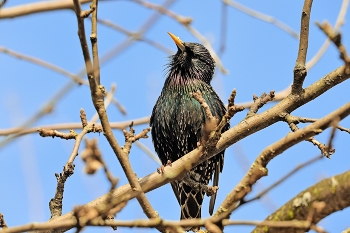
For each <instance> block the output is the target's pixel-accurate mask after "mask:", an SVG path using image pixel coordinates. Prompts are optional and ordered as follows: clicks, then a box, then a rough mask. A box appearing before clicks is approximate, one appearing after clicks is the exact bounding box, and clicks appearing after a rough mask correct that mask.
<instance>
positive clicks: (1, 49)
mask: <svg viewBox="0 0 350 233" xmlns="http://www.w3.org/2000/svg"><path fill="white" fill-rule="evenodd" d="M0 52H2V53H5V54H8V55H10V56H13V57H15V58H18V59H22V60H25V61H28V62H31V63H34V64H36V65H39V66H42V67H45V68H47V69H50V70H53V71H55V72H57V73H59V74H62V75H64V76H66V77H68V78H70V79H72V80H73V81H74V82H76V83H77V84H85V85H87V82H86V81H85V80H83V79H82V78H80V77H79V76H78V75H75V74H72V73H70V72H68V71H66V70H65V69H62V68H61V67H58V66H56V65H53V64H51V63H49V62H47V61H44V60H41V59H39V58H36V57H32V56H28V55H25V54H23V53H18V52H16V51H13V50H10V49H7V48H5V47H2V46H0Z"/></svg>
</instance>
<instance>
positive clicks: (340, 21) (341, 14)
mask: <svg viewBox="0 0 350 233" xmlns="http://www.w3.org/2000/svg"><path fill="white" fill-rule="evenodd" d="M348 6H349V0H343V3H342V5H341V6H340V10H339V14H338V18H337V20H336V22H335V25H334V30H335V31H338V30H339V28H340V27H341V26H342V25H343V24H344V19H345V15H346V12H347V10H348ZM329 44H330V40H329V39H328V38H327V39H326V40H325V42H324V43H323V44H322V46H321V48H320V49H319V50H318V51H317V53H316V54H315V55H314V56H313V57H312V58H311V59H310V60H309V61H308V62H307V63H306V70H310V69H311V68H312V67H313V66H314V65H315V64H316V63H317V62H318V60H319V59H320V58H321V57H322V56H323V54H324V52H326V50H327V48H328V46H329Z"/></svg>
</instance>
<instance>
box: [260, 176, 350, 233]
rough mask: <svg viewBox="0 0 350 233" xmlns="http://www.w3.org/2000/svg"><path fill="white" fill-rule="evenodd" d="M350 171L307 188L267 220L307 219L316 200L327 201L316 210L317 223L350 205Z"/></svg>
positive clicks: (268, 230) (295, 230)
mask: <svg viewBox="0 0 350 233" xmlns="http://www.w3.org/2000/svg"><path fill="white" fill-rule="evenodd" d="M349 192H350V171H347V172H345V173H343V174H340V175H337V176H333V177H331V178H328V179H324V180H322V181H320V182H318V183H317V184H315V185H313V186H311V187H309V188H307V189H306V190H304V191H302V192H301V193H299V194H298V195H297V196H296V197H294V198H292V199H291V200H290V201H289V202H287V203H286V204H285V205H283V206H282V207H281V208H279V209H278V210H277V211H276V212H275V213H273V214H272V215H270V216H269V217H267V218H266V220H272V219H273V220H274V221H288V220H305V219H307V217H308V214H309V212H310V206H312V204H313V203H314V202H325V204H326V205H325V207H324V208H323V209H322V210H321V211H315V212H314V213H313V216H312V223H313V224H316V223H318V222H319V221H321V220H322V219H323V218H325V217H326V216H328V215H330V214H332V213H334V212H336V211H339V210H342V209H344V208H346V207H348V206H350V198H349ZM254 232H269V233H273V232H279V233H284V232H300V233H301V232H305V230H300V229H295V228H294V229H293V228H268V229H266V227H264V228H263V227H257V228H256V229H255V230H254Z"/></svg>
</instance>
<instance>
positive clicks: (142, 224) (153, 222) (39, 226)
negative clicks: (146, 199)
mask: <svg viewBox="0 0 350 233" xmlns="http://www.w3.org/2000/svg"><path fill="white" fill-rule="evenodd" d="M80 210H82V209H80ZM92 214H94V215H96V213H92ZM222 223H223V225H224V226H239V225H242V226H267V227H271V228H275V227H279V228H290V227H292V228H298V229H307V228H309V227H310V223H309V222H308V221H305V220H301V221H269V220H265V221H253V220H223V222H222ZM76 225H77V221H76V220H75V219H69V220H65V221H63V222H61V223H57V222H48V223H36V222H33V223H30V224H27V225H22V226H18V227H11V228H8V229H7V230H0V233H19V232H25V231H33V230H40V231H45V230H49V229H55V230H59V229H67V228H72V227H74V226H76ZM86 226H111V227H128V228H130V227H137V228H154V227H167V228H171V229H172V230H174V229H178V228H179V227H183V228H186V227H191V226H216V225H214V224H213V223H212V222H211V219H210V218H209V219H186V220H181V221H168V220H162V219H148V220H144V219H137V220H132V221H125V220H108V221H102V220H97V221H90V222H87V223H86ZM172 232H179V231H172ZM182 232H183V230H182Z"/></svg>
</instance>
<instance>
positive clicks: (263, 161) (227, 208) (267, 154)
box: [214, 102, 350, 221]
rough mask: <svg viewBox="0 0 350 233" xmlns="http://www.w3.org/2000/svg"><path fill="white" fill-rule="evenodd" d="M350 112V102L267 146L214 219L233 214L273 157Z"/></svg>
mask: <svg viewBox="0 0 350 233" xmlns="http://www.w3.org/2000/svg"><path fill="white" fill-rule="evenodd" d="M349 114H350V102H349V103H348V104H345V105H344V106H342V107H340V108H339V109H337V110H335V111H334V112H332V113H330V114H328V115H327V116H325V117H323V118H322V119H320V120H318V121H316V122H315V123H313V124H311V125H308V126H306V127H305V128H303V129H300V130H298V131H296V132H293V133H289V134H288V135H287V136H286V137H285V138H283V139H281V140H279V141H277V142H275V143H273V144H272V145H270V146H268V147H267V148H265V149H264V150H263V151H262V152H261V153H260V155H259V156H258V157H257V159H256V160H255V161H254V163H253V165H252V166H251V167H250V169H249V171H248V172H247V173H246V175H245V176H244V177H243V179H242V180H241V181H240V182H239V183H238V184H237V185H236V187H235V188H234V189H233V190H232V191H231V192H230V193H229V194H228V195H227V197H226V199H225V200H224V202H223V203H222V204H221V206H220V208H219V210H218V211H217V212H216V213H215V217H214V218H215V220H214V221H221V220H222V219H224V218H227V217H228V216H229V215H230V214H231V212H232V211H233V210H234V209H235V207H236V203H237V202H238V201H240V200H242V199H243V198H244V197H245V196H246V195H247V194H248V193H249V192H250V191H251V187H252V185H253V184H255V183H256V182H257V180H259V179H260V178H262V177H263V176H266V175H267V168H266V166H267V164H268V163H269V162H270V161H271V160H272V159H273V158H275V157H276V156H277V155H279V154H281V153H282V152H284V151H285V150H287V149H288V148H290V147H292V146H294V145H295V144H297V143H299V142H301V141H303V140H305V139H307V138H309V137H312V136H314V135H316V134H319V133H321V132H322V130H324V129H326V128H328V127H329V126H331V124H332V122H333V119H334V118H336V117H340V119H344V118H345V117H346V116H347V115H349Z"/></svg>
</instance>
